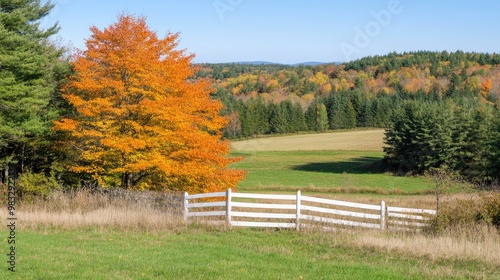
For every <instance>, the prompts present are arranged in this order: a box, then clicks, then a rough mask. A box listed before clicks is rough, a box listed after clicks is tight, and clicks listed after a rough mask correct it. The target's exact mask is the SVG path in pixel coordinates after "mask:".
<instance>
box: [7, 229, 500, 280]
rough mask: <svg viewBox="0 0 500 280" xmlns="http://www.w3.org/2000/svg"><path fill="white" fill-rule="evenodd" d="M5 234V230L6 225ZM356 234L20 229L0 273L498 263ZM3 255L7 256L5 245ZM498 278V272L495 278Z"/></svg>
mask: <svg viewBox="0 0 500 280" xmlns="http://www.w3.org/2000/svg"><path fill="white" fill-rule="evenodd" d="M1 233H2V235H4V234H5V231H4V230H2V231H1ZM351 239H352V235H348V234H345V233H339V234H333V233H331V234H319V233H307V234H301V233H296V232H294V231H272V230H252V229H234V230H230V231H225V230H217V229H212V230H210V229H208V230H207V229H200V228H199V229H196V228H191V229H187V230H186V229H185V230H182V231H179V232H177V233H175V232H161V233H158V232H157V233H142V232H122V231H120V230H117V229H110V230H102V229H99V230H98V229H93V228H87V229H76V230H39V231H22V232H20V233H19V237H18V242H19V245H18V248H19V249H18V251H17V254H18V261H17V267H16V269H17V272H15V273H12V272H9V271H7V267H6V264H5V262H3V261H2V263H3V265H2V266H3V267H2V269H1V270H0V279H474V278H475V279H479V278H481V279H495V277H498V276H500V275H499V272H498V270H496V268H495V266H493V265H486V264H482V263H481V262H477V261H467V260H465V261H460V260H455V261H453V262H449V261H447V260H444V259H443V260H441V259H435V260H429V259H426V258H415V257H411V256H406V255H404V254H399V253H397V252H382V251H378V250H375V249H372V248H369V247H358V246H354V245H351V241H350V240H351ZM1 248H2V250H3V251H2V252H1V255H2V256H4V258H5V252H4V248H5V246H2V247H1ZM496 279H498V278H496Z"/></svg>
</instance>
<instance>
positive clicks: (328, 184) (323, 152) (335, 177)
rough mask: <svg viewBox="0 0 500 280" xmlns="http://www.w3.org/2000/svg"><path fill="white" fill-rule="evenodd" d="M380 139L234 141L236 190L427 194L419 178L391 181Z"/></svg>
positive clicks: (360, 134) (360, 135) (334, 136)
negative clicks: (241, 176) (239, 175)
mask: <svg viewBox="0 0 500 280" xmlns="http://www.w3.org/2000/svg"><path fill="white" fill-rule="evenodd" d="M339 137H340V138H342V137H345V138H346V139H347V140H342V141H340V140H338V139H339ZM304 139H310V140H311V139H312V140H311V142H309V143H307V142H304V141H303V140H304ZM382 139H383V130H367V131H365V130H362V131H350V132H337V133H324V134H312V135H295V136H284V137H272V138H264V139H253V140H245V141H243V142H242V143H240V142H234V143H233V144H232V145H233V148H234V150H233V155H237V156H242V157H243V160H242V161H241V162H239V163H236V164H234V165H233V166H232V167H234V168H239V169H244V170H246V171H247V172H248V173H247V178H246V180H245V181H243V182H241V183H240V185H239V190H240V191H296V190H299V189H300V190H303V191H309V192H323V193H346V192H347V193H377V194H425V193H427V192H429V191H430V190H431V188H432V184H431V182H429V181H428V180H426V179H424V178H422V177H411V176H395V175H393V174H392V173H388V172H385V171H384V170H383V168H382V165H381V161H382V159H383V156H384V153H383V152H382V151H381V150H382V143H383V141H382ZM264 141H265V142H264ZM336 141H337V142H336ZM367 143H369V145H367ZM290 147H294V149H295V150H290ZM299 147H300V149H299ZM327 148H328V149H331V150H327ZM243 149H246V150H243ZM315 149H316V150H315ZM349 149H351V150H349Z"/></svg>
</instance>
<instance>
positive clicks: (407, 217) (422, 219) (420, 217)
mask: <svg viewBox="0 0 500 280" xmlns="http://www.w3.org/2000/svg"><path fill="white" fill-rule="evenodd" d="M388 216H389V217H393V218H401V219H412V220H420V221H428V220H429V218H428V217H423V216H417V215H407V214H398V213H391V212H389V214H388Z"/></svg>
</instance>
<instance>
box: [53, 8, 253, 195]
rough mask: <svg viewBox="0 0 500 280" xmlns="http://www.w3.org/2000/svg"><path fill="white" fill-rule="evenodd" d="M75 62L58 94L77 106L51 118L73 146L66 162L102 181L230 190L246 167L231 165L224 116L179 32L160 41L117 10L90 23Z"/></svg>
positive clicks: (147, 186) (125, 185) (133, 185)
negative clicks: (113, 16)
mask: <svg viewBox="0 0 500 280" xmlns="http://www.w3.org/2000/svg"><path fill="white" fill-rule="evenodd" d="M90 30H91V32H92V35H91V36H90V38H89V39H87V40H86V48H87V49H86V50H85V51H81V52H79V53H78V54H76V56H75V58H74V60H73V63H72V64H73V68H74V74H73V75H72V76H71V77H70V79H69V81H68V83H67V85H66V86H65V88H64V89H63V97H64V98H65V99H66V100H67V101H68V102H69V103H70V104H71V105H72V106H73V107H74V108H75V113H74V114H73V115H72V116H67V117H66V118H63V119H61V120H59V121H57V122H55V127H54V128H55V129H56V130H58V131H65V132H67V134H68V140H67V144H69V145H71V146H72V147H73V148H74V150H75V151H77V152H78V159H77V160H75V161H74V163H73V164H72V165H71V166H70V167H69V168H70V170H72V171H74V172H82V173H87V174H90V175H92V177H93V178H94V179H95V180H97V181H98V182H99V183H100V184H102V185H103V186H120V187H123V188H138V189H156V190H162V189H172V190H185V191H189V192H211V191H219V190H225V189H227V188H230V187H231V188H234V187H235V186H236V185H237V183H238V181H239V180H241V179H243V178H244V172H243V171H240V170H234V169H229V168H228V165H229V164H230V163H233V162H235V161H237V160H238V159H235V158H229V157H228V153H229V144H228V142H226V141H222V140H221V132H220V131H221V130H222V129H223V128H224V126H225V125H226V124H227V120H226V119H225V118H223V117H221V116H220V114H219V113H220V110H221V108H222V105H221V103H220V102H218V101H215V100H212V99H210V92H211V89H210V84H209V82H208V81H206V80H193V79H192V78H191V77H192V76H193V74H194V72H195V71H196V68H195V67H193V66H192V64H191V60H192V58H193V55H187V54H185V51H184V50H178V49H177V46H178V36H179V35H178V34H177V33H176V34H171V33H169V34H168V35H166V36H165V38H163V39H160V38H158V36H157V35H156V33H155V32H152V31H151V30H150V29H149V27H148V26H147V24H146V20H145V18H142V17H134V16H130V15H122V16H120V17H119V18H118V21H117V22H116V23H115V24H113V25H111V26H109V27H107V28H105V29H103V30H99V29H98V28H96V27H91V29H90Z"/></svg>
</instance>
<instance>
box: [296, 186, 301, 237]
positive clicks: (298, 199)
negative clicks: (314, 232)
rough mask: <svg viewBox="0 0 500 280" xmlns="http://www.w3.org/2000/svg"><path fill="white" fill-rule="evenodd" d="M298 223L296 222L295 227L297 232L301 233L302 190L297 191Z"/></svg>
mask: <svg viewBox="0 0 500 280" xmlns="http://www.w3.org/2000/svg"><path fill="white" fill-rule="evenodd" d="M296 200H297V212H296V215H297V221H296V222H295V227H296V229H297V231H300V190H298V191H297V199H296Z"/></svg>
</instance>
